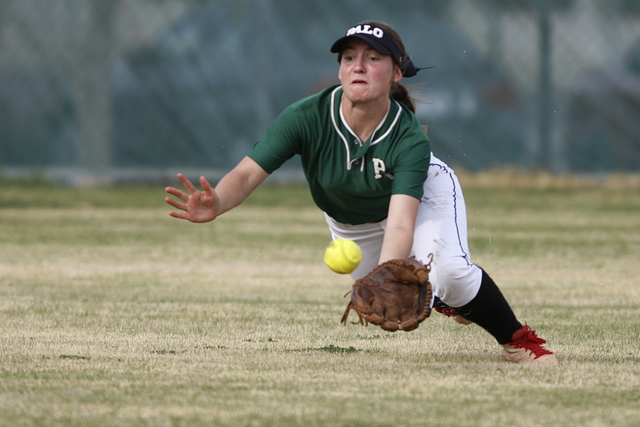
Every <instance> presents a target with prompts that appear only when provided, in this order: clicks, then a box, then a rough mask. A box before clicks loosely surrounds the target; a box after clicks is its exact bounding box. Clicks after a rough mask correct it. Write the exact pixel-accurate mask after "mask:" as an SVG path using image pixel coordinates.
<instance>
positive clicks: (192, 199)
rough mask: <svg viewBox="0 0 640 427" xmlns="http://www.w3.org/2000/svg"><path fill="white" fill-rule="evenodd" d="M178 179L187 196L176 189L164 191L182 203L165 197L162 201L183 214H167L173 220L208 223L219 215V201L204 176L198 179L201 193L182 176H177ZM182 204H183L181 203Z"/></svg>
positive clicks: (168, 188)
mask: <svg viewBox="0 0 640 427" xmlns="http://www.w3.org/2000/svg"><path fill="white" fill-rule="evenodd" d="M178 179H179V180H180V181H181V182H182V185H184V188H185V189H186V190H187V191H188V192H189V194H187V193H185V192H184V191H181V190H178V189H177V188H173V187H167V188H165V191H166V192H167V193H169V194H172V195H174V196H176V197H177V198H178V199H180V200H182V202H180V201H178V200H175V199H173V198H171V197H165V199H164V201H165V202H167V203H168V204H170V205H171V206H173V207H175V208H177V209H180V210H182V211H184V212H169V215H171V216H172V217H174V218H180V219H186V220H189V221H191V222H208V221H212V220H214V219H215V218H216V217H217V216H218V215H219V213H220V199H219V198H218V195H217V194H216V191H215V190H214V189H213V188H212V187H211V184H209V181H207V179H206V178H205V177H204V176H201V177H200V185H201V186H202V191H199V190H198V189H197V188H196V187H195V186H194V185H193V184H192V183H191V181H189V180H188V179H187V178H186V177H185V176H184V175H183V174H181V173H180V174H178ZM183 202H184V203H183Z"/></svg>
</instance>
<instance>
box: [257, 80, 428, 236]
mask: <svg viewBox="0 0 640 427" xmlns="http://www.w3.org/2000/svg"><path fill="white" fill-rule="evenodd" d="M341 98H342V88H341V87H340V86H334V87H331V88H328V89H326V90H324V91H322V92H320V93H318V94H316V95H313V96H310V97H308V98H304V99H302V100H300V101H298V102H296V103H294V104H292V105H291V106H289V107H288V108H286V109H285V110H284V111H283V112H282V113H281V114H280V115H279V116H278V118H276V120H275V121H274V122H273V124H272V125H271V126H270V127H269V129H268V130H267V132H266V134H265V135H264V137H263V138H262V139H260V140H259V141H258V142H256V144H255V145H254V146H253V149H252V150H251V152H250V153H249V157H250V158H252V159H253V160H255V161H256V162H257V163H258V164H259V165H260V166H261V167H262V168H263V169H264V170H265V171H266V172H268V173H272V172H273V171H275V170H276V169H278V168H279V167H280V166H281V165H282V164H283V163H284V162H285V161H287V160H288V159H290V158H291V157H293V156H294V155H295V154H298V155H300V157H301V159H302V167H303V170H304V174H305V177H306V179H307V181H308V183H309V187H310V190H311V195H312V197H313V200H314V201H315V203H316V204H317V205H318V207H319V208H320V209H322V210H323V211H324V212H326V213H327V214H328V215H329V216H330V217H332V218H333V219H335V220H336V221H338V222H341V223H345V224H353V225H357V224H364V223H367V222H377V221H381V220H383V219H384V218H386V217H387V212H388V210H389V200H390V199H391V195H392V194H407V195H410V196H413V197H415V198H417V199H420V198H422V192H423V185H424V181H425V180H426V178H427V170H428V168H429V160H430V156H431V149H430V145H429V139H428V138H427V135H426V134H425V132H424V131H423V129H422V126H421V125H420V123H419V122H418V120H417V119H416V117H415V116H414V115H413V113H411V111H409V110H408V109H406V108H403V107H402V106H401V105H400V104H399V103H398V102H396V101H394V100H392V101H391V103H390V108H389V111H388V113H387V116H386V117H385V118H384V119H383V121H382V122H381V123H380V125H379V126H378V128H377V129H376V130H375V131H374V132H373V134H372V135H371V137H370V138H369V139H368V140H367V141H364V142H363V141H361V140H360V139H359V138H358V137H357V136H356V134H355V133H354V132H353V131H352V130H351V129H350V128H349V126H348V125H347V123H346V121H345V120H344V118H343V116H342V110H341V108H340V100H341Z"/></svg>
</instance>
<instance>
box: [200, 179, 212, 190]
mask: <svg viewBox="0 0 640 427" xmlns="http://www.w3.org/2000/svg"><path fill="white" fill-rule="evenodd" d="M200 185H201V186H202V190H203V191H205V192H207V193H209V192H211V191H212V190H213V187H211V184H209V181H207V178H205V177H204V176H201V177H200Z"/></svg>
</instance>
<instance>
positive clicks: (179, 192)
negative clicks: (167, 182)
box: [164, 187, 189, 202]
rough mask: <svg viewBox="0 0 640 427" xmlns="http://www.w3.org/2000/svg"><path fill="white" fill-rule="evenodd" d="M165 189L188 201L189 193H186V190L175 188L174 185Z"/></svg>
mask: <svg viewBox="0 0 640 427" xmlns="http://www.w3.org/2000/svg"><path fill="white" fill-rule="evenodd" d="M164 191H166V192H167V193H169V194H173V195H174V196H176V197H178V198H180V199H181V200H183V201H185V202H186V201H187V199H188V198H189V195H188V194H187V193H185V192H184V191H180V190H178V189H177V188H173V187H167V188H165V189H164Z"/></svg>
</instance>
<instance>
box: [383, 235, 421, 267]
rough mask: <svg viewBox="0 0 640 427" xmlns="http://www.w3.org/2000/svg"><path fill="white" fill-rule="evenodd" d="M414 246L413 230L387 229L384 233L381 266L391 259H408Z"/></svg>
mask: <svg viewBox="0 0 640 427" xmlns="http://www.w3.org/2000/svg"><path fill="white" fill-rule="evenodd" d="M412 246H413V228H407V227H399V228H398V227H395V228H387V229H386V230H385V232H384V240H383V241H382V250H381V251H380V259H379V261H378V263H379V264H381V263H383V262H385V261H389V260H391V259H406V258H408V257H409V255H410V254H411V247H412Z"/></svg>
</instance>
